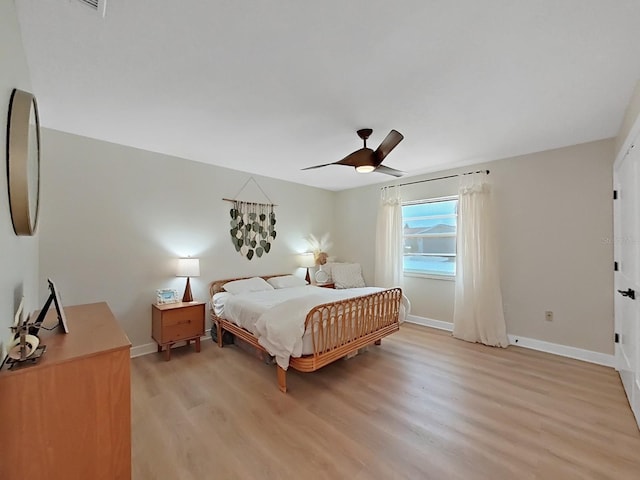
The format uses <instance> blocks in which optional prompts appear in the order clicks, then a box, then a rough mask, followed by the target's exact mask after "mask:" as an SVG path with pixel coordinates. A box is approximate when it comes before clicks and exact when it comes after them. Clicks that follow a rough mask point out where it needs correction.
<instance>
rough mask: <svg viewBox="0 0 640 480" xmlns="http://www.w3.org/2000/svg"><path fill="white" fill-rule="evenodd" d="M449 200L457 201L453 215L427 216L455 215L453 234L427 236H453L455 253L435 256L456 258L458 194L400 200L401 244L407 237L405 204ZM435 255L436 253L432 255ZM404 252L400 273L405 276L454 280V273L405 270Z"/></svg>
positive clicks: (449, 215) (436, 216)
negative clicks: (405, 231)
mask: <svg viewBox="0 0 640 480" xmlns="http://www.w3.org/2000/svg"><path fill="white" fill-rule="evenodd" d="M451 200H456V201H457V202H458V203H456V213H455V215H451V214H446V215H433V216H429V217H428V218H451V217H455V219H456V232H455V233H454V234H450V233H446V234H432V235H429V238H451V237H453V238H454V239H455V244H456V253H454V254H445V255H437V256H450V257H453V258H456V259H457V256H458V251H457V244H458V241H457V240H458V208H459V205H460V203H459V200H460V199H459V196H458V195H447V196H444V197H433V198H424V199H420V200H408V201H406V202H402V205H401V207H402V209H403V210H402V213H403V215H402V229H403V231H402V244H403V245H404V242H405V238H407V236H405V234H404V207H405V206H409V205H422V204H425V203H438V202H448V201H451ZM412 218H415V217H412ZM410 237H426V235H410ZM425 256H429V255H425ZM433 256H436V255H433ZM404 258H405V255H404V252H403V254H402V274H403V276H405V277H417V278H430V279H434V280H447V281H455V279H456V274H455V273H453V274H449V273H436V272H425V271H418V270H405V268H404Z"/></svg>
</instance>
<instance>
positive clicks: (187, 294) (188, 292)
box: [182, 277, 193, 303]
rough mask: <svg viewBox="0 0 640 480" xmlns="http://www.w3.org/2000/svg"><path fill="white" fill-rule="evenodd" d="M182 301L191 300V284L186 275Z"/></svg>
mask: <svg viewBox="0 0 640 480" xmlns="http://www.w3.org/2000/svg"><path fill="white" fill-rule="evenodd" d="M182 301H183V302H184V303H187V302H193V296H192V295H191V284H190V283H189V277H187V286H186V287H185V288H184V295H183V296H182Z"/></svg>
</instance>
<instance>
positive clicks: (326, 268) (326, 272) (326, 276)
mask: <svg viewBox="0 0 640 480" xmlns="http://www.w3.org/2000/svg"><path fill="white" fill-rule="evenodd" d="M336 265H347V264H345V263H338V262H334V261H331V262H329V261H328V262H327V263H325V264H324V265H319V266H318V270H317V271H316V282H318V283H333V276H332V274H331V272H332V271H333V267H335V266H336ZM320 271H322V272H323V274H321V275H320V278H321V280H322V281H320V280H318V272H320Z"/></svg>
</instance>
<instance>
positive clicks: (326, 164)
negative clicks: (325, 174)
mask: <svg viewBox="0 0 640 480" xmlns="http://www.w3.org/2000/svg"><path fill="white" fill-rule="evenodd" d="M329 165H333V163H325V164H324V165H314V166H313V167H305V168H301V169H300V170H313V169H314V168H320V167H328V166H329Z"/></svg>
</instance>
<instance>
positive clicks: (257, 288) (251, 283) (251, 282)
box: [222, 277, 273, 295]
mask: <svg viewBox="0 0 640 480" xmlns="http://www.w3.org/2000/svg"><path fill="white" fill-rule="evenodd" d="M222 288H224V289H225V290H226V291H227V292H229V293H233V294H234V295H237V294H239V293H247V292H261V291H263V290H273V287H272V286H271V285H269V284H268V283H267V282H266V281H265V279H264V278H261V277H253V278H246V279H243V280H234V281H233V282H227V283H225V284H224V285H223V286H222Z"/></svg>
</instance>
